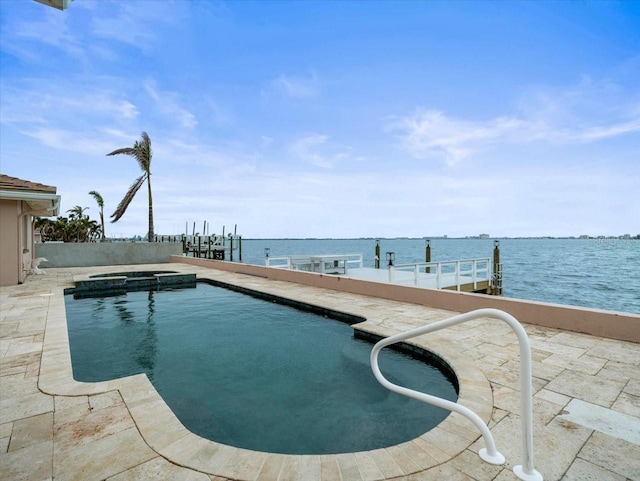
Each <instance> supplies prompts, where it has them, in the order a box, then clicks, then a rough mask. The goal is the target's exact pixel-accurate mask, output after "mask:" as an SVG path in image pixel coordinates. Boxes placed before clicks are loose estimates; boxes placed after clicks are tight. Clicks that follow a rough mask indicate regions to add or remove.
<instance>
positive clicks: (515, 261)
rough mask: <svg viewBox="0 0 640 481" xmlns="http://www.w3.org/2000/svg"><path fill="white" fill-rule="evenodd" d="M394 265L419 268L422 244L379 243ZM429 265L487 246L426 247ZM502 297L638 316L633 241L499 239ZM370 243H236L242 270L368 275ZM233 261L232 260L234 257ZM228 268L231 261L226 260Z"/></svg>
mask: <svg viewBox="0 0 640 481" xmlns="http://www.w3.org/2000/svg"><path fill="white" fill-rule="evenodd" d="M379 241H380V252H381V261H380V264H381V267H383V268H384V267H385V266H386V261H385V253H386V252H394V253H395V264H396V265H397V264H410V263H417V262H424V261H425V247H426V241H425V239H407V238H401V239H384V238H381V239H379ZM430 244H431V262H439V261H450V260H464V259H477V258H490V259H492V258H493V247H494V240H493V239H442V238H438V239H431V240H430ZM499 245H500V260H501V263H502V272H503V281H502V284H503V295H504V296H505V297H511V298H517V299H528V300H535V301H544V302H551V303H555V304H568V305H574V306H582V307H589V308H595V309H605V310H610V311H620V312H630V313H634V314H640V240H635V239H499ZM375 246H376V239H243V240H242V262H244V263H248V264H256V265H264V263H265V249H269V255H270V256H271V257H278V256H287V255H323V254H363V259H364V267H374V262H375ZM234 255H236V256H237V252H236V253H235V254H234ZM234 260H236V261H237V260H238V259H237V258H234Z"/></svg>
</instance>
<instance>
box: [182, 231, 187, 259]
mask: <svg viewBox="0 0 640 481" xmlns="http://www.w3.org/2000/svg"><path fill="white" fill-rule="evenodd" d="M182 253H183V254H185V255H186V254H187V236H186V235H183V236H182Z"/></svg>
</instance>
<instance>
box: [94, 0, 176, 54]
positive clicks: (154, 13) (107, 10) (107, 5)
mask: <svg viewBox="0 0 640 481" xmlns="http://www.w3.org/2000/svg"><path fill="white" fill-rule="evenodd" d="M163 3H164V2H121V1H116V2H104V0H101V1H100V4H101V7H102V8H101V12H100V13H98V14H94V15H92V16H91V24H90V27H91V33H92V35H94V36H95V37H98V38H103V39H107V40H110V41H117V42H121V43H125V44H128V45H131V46H133V47H136V48H138V49H140V50H143V51H144V50H148V49H149V48H150V46H151V45H152V44H153V43H155V41H156V38H157V34H156V33H155V31H156V30H157V29H158V28H159V26H161V25H162V24H170V23H175V22H177V21H179V17H180V14H179V13H178V10H177V7H179V5H175V4H174V5H173V7H174V8H173V9H172V14H171V15H167V10H166V8H164V7H165V5H163Z"/></svg>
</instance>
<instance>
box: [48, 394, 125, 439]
mask: <svg viewBox="0 0 640 481" xmlns="http://www.w3.org/2000/svg"><path fill="white" fill-rule="evenodd" d="M53 427H54V440H55V442H56V447H60V449H63V450H69V449H71V448H73V447H77V446H81V445H84V444H90V443H93V442H95V441H97V440H98V439H101V438H104V437H108V436H111V435H113V434H115V433H118V432H121V431H125V430H128V429H130V428H133V427H135V424H134V423H133V420H132V419H131V416H130V415H129V411H128V410H127V409H126V407H125V406H124V405H123V404H121V405H116V406H112V407H109V408H105V409H96V410H94V411H90V412H87V413H82V414H80V415H79V416H77V417H63V418H62V419H59V418H58V416H57V414H56V415H55V416H54V425H53ZM136 432H137V430H136Z"/></svg>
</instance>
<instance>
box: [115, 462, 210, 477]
mask: <svg viewBox="0 0 640 481" xmlns="http://www.w3.org/2000/svg"><path fill="white" fill-rule="evenodd" d="M107 479H108V480H109V481H156V480H160V479H167V480H171V481H209V480H210V478H209V476H207V475H206V474H204V473H199V472H198V471H193V470H191V469H187V468H183V467H180V466H176V465H175V464H171V463H170V462H168V461H167V460H166V459H163V458H161V457H159V456H158V457H155V458H153V459H151V460H150V461H147V462H146V463H142V464H139V465H138V466H135V467H133V468H131V469H128V470H126V471H124V472H122V473H120V474H117V475H115V476H112V477H110V478H107Z"/></svg>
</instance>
